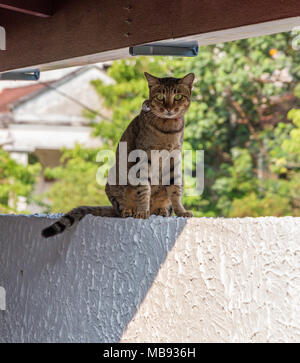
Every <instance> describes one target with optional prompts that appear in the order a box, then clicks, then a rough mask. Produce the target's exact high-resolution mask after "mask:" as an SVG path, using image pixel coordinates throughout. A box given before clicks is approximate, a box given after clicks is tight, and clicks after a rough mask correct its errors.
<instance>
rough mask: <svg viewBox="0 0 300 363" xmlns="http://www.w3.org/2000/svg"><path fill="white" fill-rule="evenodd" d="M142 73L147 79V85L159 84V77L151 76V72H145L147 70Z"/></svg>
mask: <svg viewBox="0 0 300 363" xmlns="http://www.w3.org/2000/svg"><path fill="white" fill-rule="evenodd" d="M144 75H145V77H146V79H147V81H148V85H149V87H151V86H155V85H156V84H159V79H158V78H156V77H154V76H152V75H151V74H149V73H147V72H144Z"/></svg>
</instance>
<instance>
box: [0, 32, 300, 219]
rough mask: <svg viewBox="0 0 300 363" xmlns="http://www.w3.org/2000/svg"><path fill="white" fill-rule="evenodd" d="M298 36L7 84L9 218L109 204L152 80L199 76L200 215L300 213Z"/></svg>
mask: <svg viewBox="0 0 300 363" xmlns="http://www.w3.org/2000/svg"><path fill="white" fill-rule="evenodd" d="M294 38H295V34H293V33H282V34H277V35H272V36H265V37H259V38H252V39H247V40H239V41H235V42H229V43H225V44H219V45H213V46H203V47H200V49H199V55H198V56H197V57H195V58H171V57H132V58H128V59H124V60H120V61H114V62H111V63H105V64H95V65H91V66H85V67H73V68H66V69H62V70H56V71H49V72H44V73H42V74H41V78H40V80H39V81H38V82H19V81H18V82H16V81H14V82H12V81H1V82H0V213H40V212H47V213H49V212H51V213H54V212H66V211H68V210H69V209H71V208H73V207H76V206H79V205H109V202H108V200H107V198H106V196H105V193H104V188H103V187H101V186H99V185H97V182H96V172H97V169H98V167H99V166H100V165H99V163H97V162H96V155H97V153H98V151H99V150H101V149H112V150H115V148H116V146H117V143H118V141H119V138H120V136H121V135H122V133H123V132H124V130H125V129H126V127H127V125H128V124H129V123H130V121H131V120H132V119H133V118H134V117H135V116H136V115H137V114H138V113H139V112H140V108H141V105H142V103H143V101H144V100H145V99H147V97H148V88H147V82H146V80H145V78H144V72H145V71H147V72H149V73H151V74H153V75H155V76H158V77H166V76H174V77H182V76H184V75H185V74H187V73H189V72H194V73H195V75H196V82H195V85H194V89H193V98H192V104H191V107H190V110H189V112H188V113H187V115H186V118H185V119H186V128H185V142H184V149H193V150H204V152H205V188H204V192H203V194H202V195H201V196H198V197H188V196H185V197H184V204H185V206H186V207H187V208H188V209H191V210H193V212H194V214H195V216H199V217H201V216H209V217H215V216H224V217H245V216H253V217H258V216H271V215H274V216H286V215H293V216H299V215H300V192H299V191H300V82H299V80H300V50H296V49H295V46H294V47H293V46H292V44H294V42H293V41H294Z"/></svg>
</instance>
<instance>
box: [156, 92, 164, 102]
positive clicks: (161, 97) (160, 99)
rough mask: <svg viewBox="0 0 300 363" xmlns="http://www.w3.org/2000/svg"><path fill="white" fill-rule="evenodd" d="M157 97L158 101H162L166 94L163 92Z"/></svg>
mask: <svg viewBox="0 0 300 363" xmlns="http://www.w3.org/2000/svg"><path fill="white" fill-rule="evenodd" d="M156 98H157V99H158V101H162V100H163V99H164V95H163V94H162V93H159V94H158V95H156Z"/></svg>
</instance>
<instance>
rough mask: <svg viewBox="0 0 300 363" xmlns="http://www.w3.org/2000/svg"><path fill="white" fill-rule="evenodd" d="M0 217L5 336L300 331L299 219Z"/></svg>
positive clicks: (286, 337) (236, 335)
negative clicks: (61, 222) (61, 228)
mask: <svg viewBox="0 0 300 363" xmlns="http://www.w3.org/2000/svg"><path fill="white" fill-rule="evenodd" d="M49 222H51V221H50V220H49V218H45V217H44V218H42V217H37V216H35V217H34V216H31V217H25V216H0V251H1V253H0V286H2V287H4V288H5V289H6V310H5V311H0V342H119V341H122V342H267V341H268V342H296V341H298V342H299V341H300V233H299V231H300V218H291V217H288V218H258V219H251V218H246V219H206V218H202V219H196V218H193V219H190V220H186V219H182V218H168V219H163V218H161V217H156V218H154V217H152V218H151V219H150V220H146V221H143V220H133V219H131V218H130V219H123V220H120V219H109V218H95V217H87V218H85V219H84V220H83V221H81V223H80V224H79V225H78V226H77V227H76V228H74V229H73V230H71V231H68V232H66V233H65V234H64V235H61V236H58V237H56V238H53V239H48V240H44V239H42V238H41V237H40V230H41V228H42V227H44V226H46V225H48V224H49Z"/></svg>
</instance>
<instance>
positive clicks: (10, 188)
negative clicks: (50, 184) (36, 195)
mask: <svg viewBox="0 0 300 363" xmlns="http://www.w3.org/2000/svg"><path fill="white" fill-rule="evenodd" d="M40 169H41V168H40V164H38V163H36V164H34V165H28V166H24V165H21V164H18V163H17V162H16V161H15V160H14V159H12V158H11V157H10V155H9V153H7V152H6V151H4V150H3V149H1V148H0V212H1V213H10V212H16V211H17V202H18V197H21V196H22V197H26V199H27V202H30V201H31V198H32V191H33V188H34V184H35V182H36V178H37V176H38V174H39V172H40Z"/></svg>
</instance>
